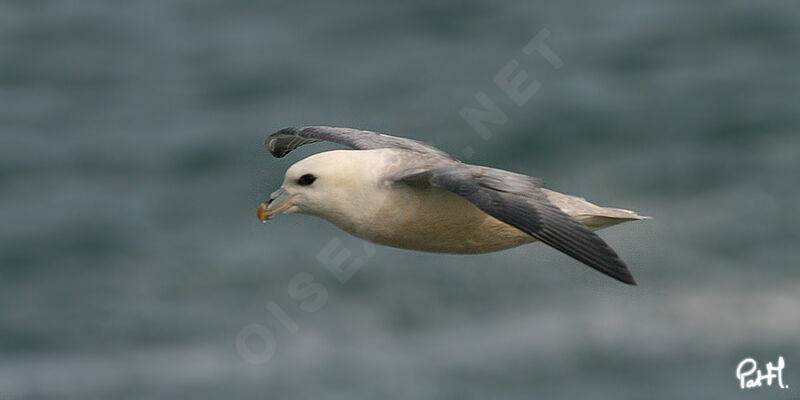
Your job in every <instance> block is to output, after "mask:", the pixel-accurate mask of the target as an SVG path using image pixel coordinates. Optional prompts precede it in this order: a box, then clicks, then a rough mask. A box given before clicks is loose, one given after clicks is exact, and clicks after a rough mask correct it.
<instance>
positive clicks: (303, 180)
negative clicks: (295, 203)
mask: <svg viewBox="0 0 800 400" xmlns="http://www.w3.org/2000/svg"><path fill="white" fill-rule="evenodd" d="M315 180H317V177H316V176H314V175H311V174H305V175H303V176H301V177H300V179H298V180H297V184H298V185H300V186H308V185H310V184H312V183H314V181H315Z"/></svg>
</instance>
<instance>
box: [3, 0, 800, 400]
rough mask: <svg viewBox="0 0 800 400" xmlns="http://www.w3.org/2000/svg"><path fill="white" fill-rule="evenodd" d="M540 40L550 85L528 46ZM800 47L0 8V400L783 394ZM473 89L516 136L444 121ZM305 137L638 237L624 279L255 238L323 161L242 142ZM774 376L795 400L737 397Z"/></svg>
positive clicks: (543, 256)
mask: <svg viewBox="0 0 800 400" xmlns="http://www.w3.org/2000/svg"><path fill="white" fill-rule="evenodd" d="M542 29H546V30H547V31H549V32H550V36H549V37H548V38H547V39H546V43H547V44H548V45H549V46H550V48H551V49H552V51H553V52H554V53H555V54H556V55H557V56H558V58H560V59H561V61H562V62H563V65H561V66H560V68H555V67H554V66H553V65H552V64H551V63H550V62H548V61H547V60H546V59H545V57H543V56H542V55H541V54H540V53H537V52H533V53H532V54H530V55H527V54H525V53H524V52H523V51H522V48H523V46H525V45H526V44H527V43H528V42H529V41H530V40H531V38H533V37H534V36H535V35H536V34H537V33H539V32H542ZM798 49H800V3H798V2H790V1H761V2H746V1H729V2H724V3H719V2H707V1H698V2H668V1H638V2H623V1H608V2H603V3H602V4H596V3H587V2H578V1H560V2H556V1H551V2H545V3H542V2H539V3H536V4H529V2H524V1H518V2H510V1H509V2H503V1H500V2H491V3H485V2H474V3H469V2H468V3H463V2H436V3H435V4H428V3H426V2H419V3H416V4H414V3H410V2H409V3H404V4H403V5H401V4H393V5H379V4H377V3H374V2H360V3H359V2H347V3H341V2H319V3H306V4H304V5H300V4H296V3H295V2H275V3H259V2H247V1H228V2H218V1H171V2H167V1H155V0H152V1H138V2H117V1H92V0H86V1H79V2H78V1H75V2H67V1H10V2H9V1H7V2H3V3H0V221H2V226H1V227H0V305H1V306H0V398H2V399H27V398H40V399H94V398H114V399H141V398H152V399H155V398H162V399H177V398H191V399H206V398H208V399H215V398H324V399H351V398H395V397H396V398H418V399H425V398H443V397H444V398H459V399H461V398H476V399H485V398H497V399H501V398H502V399H506V398H508V399H516V398H518V399H529V398H534V397H538V398H593V399H598V398H600V399H619V398H658V399H676V398H720V399H723V398H724V399H728V398H770V399H774V398H786V399H796V398H800V250H798V244H799V243H800V231H799V230H798V228H797V227H798V225H800V205H799V204H800V203H798V198H800V184H798V182H800V180H799V179H798V172H799V171H800V132H799V130H800V102H798V93H800V75H798V71H800V51H798ZM511 60H516V62H517V63H518V65H519V66H518V68H517V69H516V70H515V71H525V72H526V73H527V79H528V80H532V79H536V80H538V81H539V82H540V84H541V88H540V89H539V90H538V92H536V94H535V95H534V96H533V98H531V99H530V101H528V102H525V104H523V105H522V106H518V105H517V104H516V103H515V102H514V101H512V99H510V98H509V97H508V96H507V95H505V94H504V93H503V91H501V90H500V89H499V88H498V87H497V86H496V85H495V83H494V82H493V77H494V76H495V75H496V74H497V73H498V71H499V70H500V69H501V68H503V67H504V66H506V65H507V64H508V63H509V62H510V61H511ZM526 82H527V81H526ZM479 92H482V93H484V94H485V96H486V97H488V98H490V99H491V100H492V101H493V102H495V103H496V104H497V106H498V107H499V108H500V109H502V110H503V112H504V113H505V114H506V115H507V118H508V120H507V122H505V123H504V124H499V125H492V124H489V125H488V126H489V128H490V129H491V132H492V137H491V138H489V139H488V140H484V138H482V137H481V136H480V135H479V134H478V133H476V132H475V131H474V130H473V129H472V128H471V127H470V126H469V125H468V124H467V123H466V122H465V121H464V119H462V118H461V116H460V115H459V110H461V109H462V108H463V107H478V102H477V100H476V98H475V95H476V93H479ZM309 124H328V125H340V126H351V127H359V128H364V129H374V130H380V131H384V132H387V133H392V134H397V135H403V136H408V137H413V138H416V139H420V140H424V141H427V142H430V143H433V144H435V145H436V146H438V147H440V148H442V149H444V150H446V151H449V152H451V153H452V154H454V155H455V156H456V157H459V158H462V159H467V160H468V161H470V162H474V163H483V164H491V165H493V166H497V167H501V168H506V169H511V170H515V171H519V172H523V173H527V174H530V175H535V176H539V177H542V178H543V179H545V180H546V181H548V182H549V186H550V187H551V188H553V189H555V190H558V191H562V192H566V193H571V194H576V195H580V196H585V197H587V198H588V199H590V200H592V201H594V202H597V203H599V204H602V205H609V206H617V207H624V208H631V209H635V210H637V211H639V212H641V213H643V214H645V215H651V216H653V217H654V219H653V220H652V221H647V222H642V223H635V224H626V225H621V226H618V227H614V228H611V229H609V230H607V231H604V232H603V233H602V236H603V237H604V238H605V239H606V240H607V241H608V242H609V243H610V244H611V245H612V246H614V247H615V248H616V249H617V250H618V252H619V253H620V254H621V256H622V257H623V259H625V260H626V261H627V263H628V264H629V266H630V267H631V270H632V271H633V273H634V276H635V277H636V278H637V280H638V281H639V284H640V286H639V287H635V288H634V287H626V286H623V285H621V284H618V283H617V282H615V281H612V280H611V279H608V278H606V277H604V276H601V275H600V274H598V273H596V272H594V271H591V270H590V269H588V268H585V267H583V266H580V265H578V264H577V263H576V262H575V261H573V260H571V259H569V258H567V257H565V256H563V255H561V254H558V253H557V252H555V251H553V250H551V249H549V248H546V247H545V246H542V245H541V244H534V245H529V246H523V247H520V248H517V249H513V250H508V251H504V252H499V253H494V254H488V255H482V256H447V255H433V254H424V253H417V252H411V251H404V250H397V249H391V248H386V247H380V246H376V247H372V246H366V247H365V246H363V245H362V243H361V242H360V241H358V240H357V239H354V238H351V237H349V236H347V235H346V234H344V233H342V232H341V231H339V230H337V229H336V228H334V227H333V226H331V225H329V224H327V223H325V222H323V221H321V220H319V219H315V218H312V217H306V216H291V217H283V218H278V219H277V220H275V221H271V222H270V223H269V224H266V225H262V224H260V223H259V222H258V221H257V220H256V218H255V208H256V207H257V205H258V203H260V202H261V201H263V200H264V199H265V198H266V197H267V196H268V194H269V192H271V191H272V190H274V189H275V188H276V187H277V186H278V185H279V184H280V182H281V180H282V178H283V172H284V170H285V169H286V168H287V167H288V166H289V165H290V164H291V163H292V162H294V161H297V160H299V159H301V158H302V157H304V156H306V155H309V154H312V153H314V152H317V151H321V150H326V149H331V148H334V147H335V146H331V145H324V144H320V145H315V146H308V148H304V149H301V150H300V151H298V153H297V154H294V153H293V154H292V155H290V156H288V157H287V158H285V159H280V160H278V159H273V158H271V157H269V156H268V154H267V153H266V151H265V150H264V148H263V140H264V138H265V136H266V135H267V134H268V133H270V132H272V131H274V130H277V129H280V128H283V127H286V126H294V125H309ZM468 156H469V157H468ZM343 249H344V250H346V253H340V252H341V251H343ZM328 250H333V251H332V253H329V252H328ZM337 254H341V257H342V258H341V259H336V260H339V261H340V262H344V266H351V265H353V263H354V262H355V263H357V264H356V265H363V266H362V267H361V268H360V269H359V270H358V271H356V272H355V273H354V275H353V276H352V277H351V278H350V279H349V280H347V281H346V282H345V283H341V282H340V281H339V280H337V278H336V277H335V276H334V275H333V274H331V273H330V272H329V271H328V270H327V269H326V268H325V265H326V262H327V263H328V264H329V265H330V264H332V263H333V264H335V263H336V262H337V261H336V260H333V259H331V257H334V256H335V255H337ZM320 259H322V260H323V261H324V260H327V261H326V262H322V261H320ZM298 274H302V275H298ZM298 277H299V278H298ZM309 277H310V278H313V280H314V282H315V283H318V284H319V285H322V286H321V288H324V290H325V293H326V294H327V297H325V298H321V297H317V296H315V297H313V298H309V299H306V300H316V302H315V303H303V304H301V303H300V302H298V301H296V300H295V299H294V298H293V297H291V296H290V293H289V290H288V288H289V285H290V282H291V281H292V279H293V278H294V279H300V280H302V279H307V278H309ZM313 288H316V289H319V288H320V286H314V287H313ZM317 293H321V292H317ZM309 311H311V312H309ZM282 321H283V322H282ZM253 324H256V325H253ZM246 326H259V327H260V328H257V329H260V330H259V331H258V332H260V333H261V334H262V335H264V334H266V333H265V332H268V334H267V335H271V338H272V339H274V340H269V343H268V344H270V345H274V347H273V349H274V354H273V356H272V357H271V359H269V361H268V362H266V363H262V364H250V363H248V362H246V361H245V360H244V359H243V358H242V354H241V353H242V351H241V350H242V349H241V348H240V347H239V348H237V335H239V334H240V333H241V332H242V330H243V328H244V327H246ZM267 337H268V338H270V336H267ZM253 338H256V339H257V338H258V337H257V336H252V335H251V337H250V339H253ZM240 344H241V343H240ZM245 344H246V345H247V346H249V347H248V349H249V351H250V353H253V354H255V353H258V352H261V351H263V350H265V349H264V348H263V345H264V342H263V341H258V340H248V341H246V343H245ZM259 346H261V347H259ZM266 350H270V349H266ZM251 355H252V354H251ZM778 356H783V357H784V358H785V360H786V369H785V370H784V376H783V379H784V383H785V384H788V385H789V389H785V390H781V389H778V388H776V387H775V386H774V385H775V384H773V386H772V387H766V388H760V389H752V390H749V391H742V390H741V389H739V386H738V381H737V379H736V377H735V368H736V365H737V364H738V363H739V362H740V361H741V360H742V359H744V358H746V357H753V358H755V359H756V360H758V361H759V363H760V365H761V366H763V364H765V363H766V362H768V361H773V362H775V360H777V358H778Z"/></svg>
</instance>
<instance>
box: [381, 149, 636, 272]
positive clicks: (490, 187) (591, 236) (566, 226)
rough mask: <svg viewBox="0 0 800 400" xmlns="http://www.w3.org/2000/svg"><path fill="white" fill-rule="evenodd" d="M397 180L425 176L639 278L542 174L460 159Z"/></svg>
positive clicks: (584, 256) (609, 268) (586, 258)
mask: <svg viewBox="0 0 800 400" xmlns="http://www.w3.org/2000/svg"><path fill="white" fill-rule="evenodd" d="M394 181H400V182H419V181H427V182H428V183H429V184H431V185H433V186H436V187H440V188H442V189H445V190H448V191H451V192H453V193H455V194H457V195H459V196H462V197H464V198H465V199H467V200H469V201H470V202H472V203H473V204H475V205H476V206H477V207H478V208H480V209H481V210H482V211H484V212H485V213H487V214H489V215H491V216H493V217H495V218H497V219H498V220H500V221H503V222H505V223H507V224H509V225H511V226H513V227H515V228H517V229H519V230H521V231H523V232H525V233H527V234H529V235H531V236H533V237H534V238H536V239H538V240H539V241H541V242H543V243H545V244H547V245H548V246H550V247H553V248H555V249H556V250H558V251H560V252H562V253H564V254H566V255H568V256H570V257H572V258H574V259H576V260H578V261H580V262H582V263H584V264H586V265H588V266H589V267H592V268H594V269H596V270H598V271H600V272H602V273H604V274H606V275H608V276H610V277H612V278H614V279H617V280H619V281H622V282H625V283H627V284H630V285H635V284H636V282H635V281H634V280H633V276H632V275H631V273H630V271H629V270H628V267H627V266H626V265H625V263H623V262H622V260H620V258H619V256H618V255H617V253H616V252H615V251H614V250H613V249H611V247H609V246H608V244H606V242H605V241H603V239H601V238H600V237H599V236H597V235H596V234H595V233H594V232H592V231H591V230H590V229H589V228H587V227H586V226H584V225H583V224H582V223H580V222H578V221H577V220H575V219H574V218H572V217H570V216H569V215H567V214H565V213H564V212H563V211H561V209H559V208H558V207H557V206H555V205H553V204H552V203H550V201H549V200H548V199H547V196H546V194H545V193H544V192H543V191H542V189H541V188H542V187H543V185H544V184H543V182H542V181H541V180H538V179H536V178H531V177H529V176H525V175H520V174H515V173H512V172H508V171H503V170H498V169H494V168H487V167H478V166H472V165H465V164H461V165H453V166H446V167H441V168H435V169H431V170H427V171H422V172H412V173H410V174H401V175H398V176H396V177H395V179H394Z"/></svg>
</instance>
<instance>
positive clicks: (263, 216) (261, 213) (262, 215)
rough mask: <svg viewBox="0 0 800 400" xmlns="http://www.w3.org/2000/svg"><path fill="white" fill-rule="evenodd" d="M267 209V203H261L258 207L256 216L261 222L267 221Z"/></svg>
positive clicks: (268, 216)
mask: <svg viewBox="0 0 800 400" xmlns="http://www.w3.org/2000/svg"><path fill="white" fill-rule="evenodd" d="M268 207H269V203H261V205H260V206H258V213H257V215H258V219H259V220H261V222H267V221H269V218H270V215H269V208H268Z"/></svg>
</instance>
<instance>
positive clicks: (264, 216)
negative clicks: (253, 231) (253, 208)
mask: <svg viewBox="0 0 800 400" xmlns="http://www.w3.org/2000/svg"><path fill="white" fill-rule="evenodd" d="M292 200H294V195H293V194H290V193H289V192H287V191H286V189H283V188H281V189H278V190H276V191H275V192H273V193H272V194H271V195H270V196H269V201H268V202H266V203H261V205H259V206H258V212H257V213H256V215H258V219H259V220H260V221H261V222H267V221H269V220H270V219H272V218H274V217H275V216H276V215H278V214H281V213H284V212H285V211H286V210H288V209H289V208H291V207H292V206H293V205H294V202H293V201H292Z"/></svg>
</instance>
